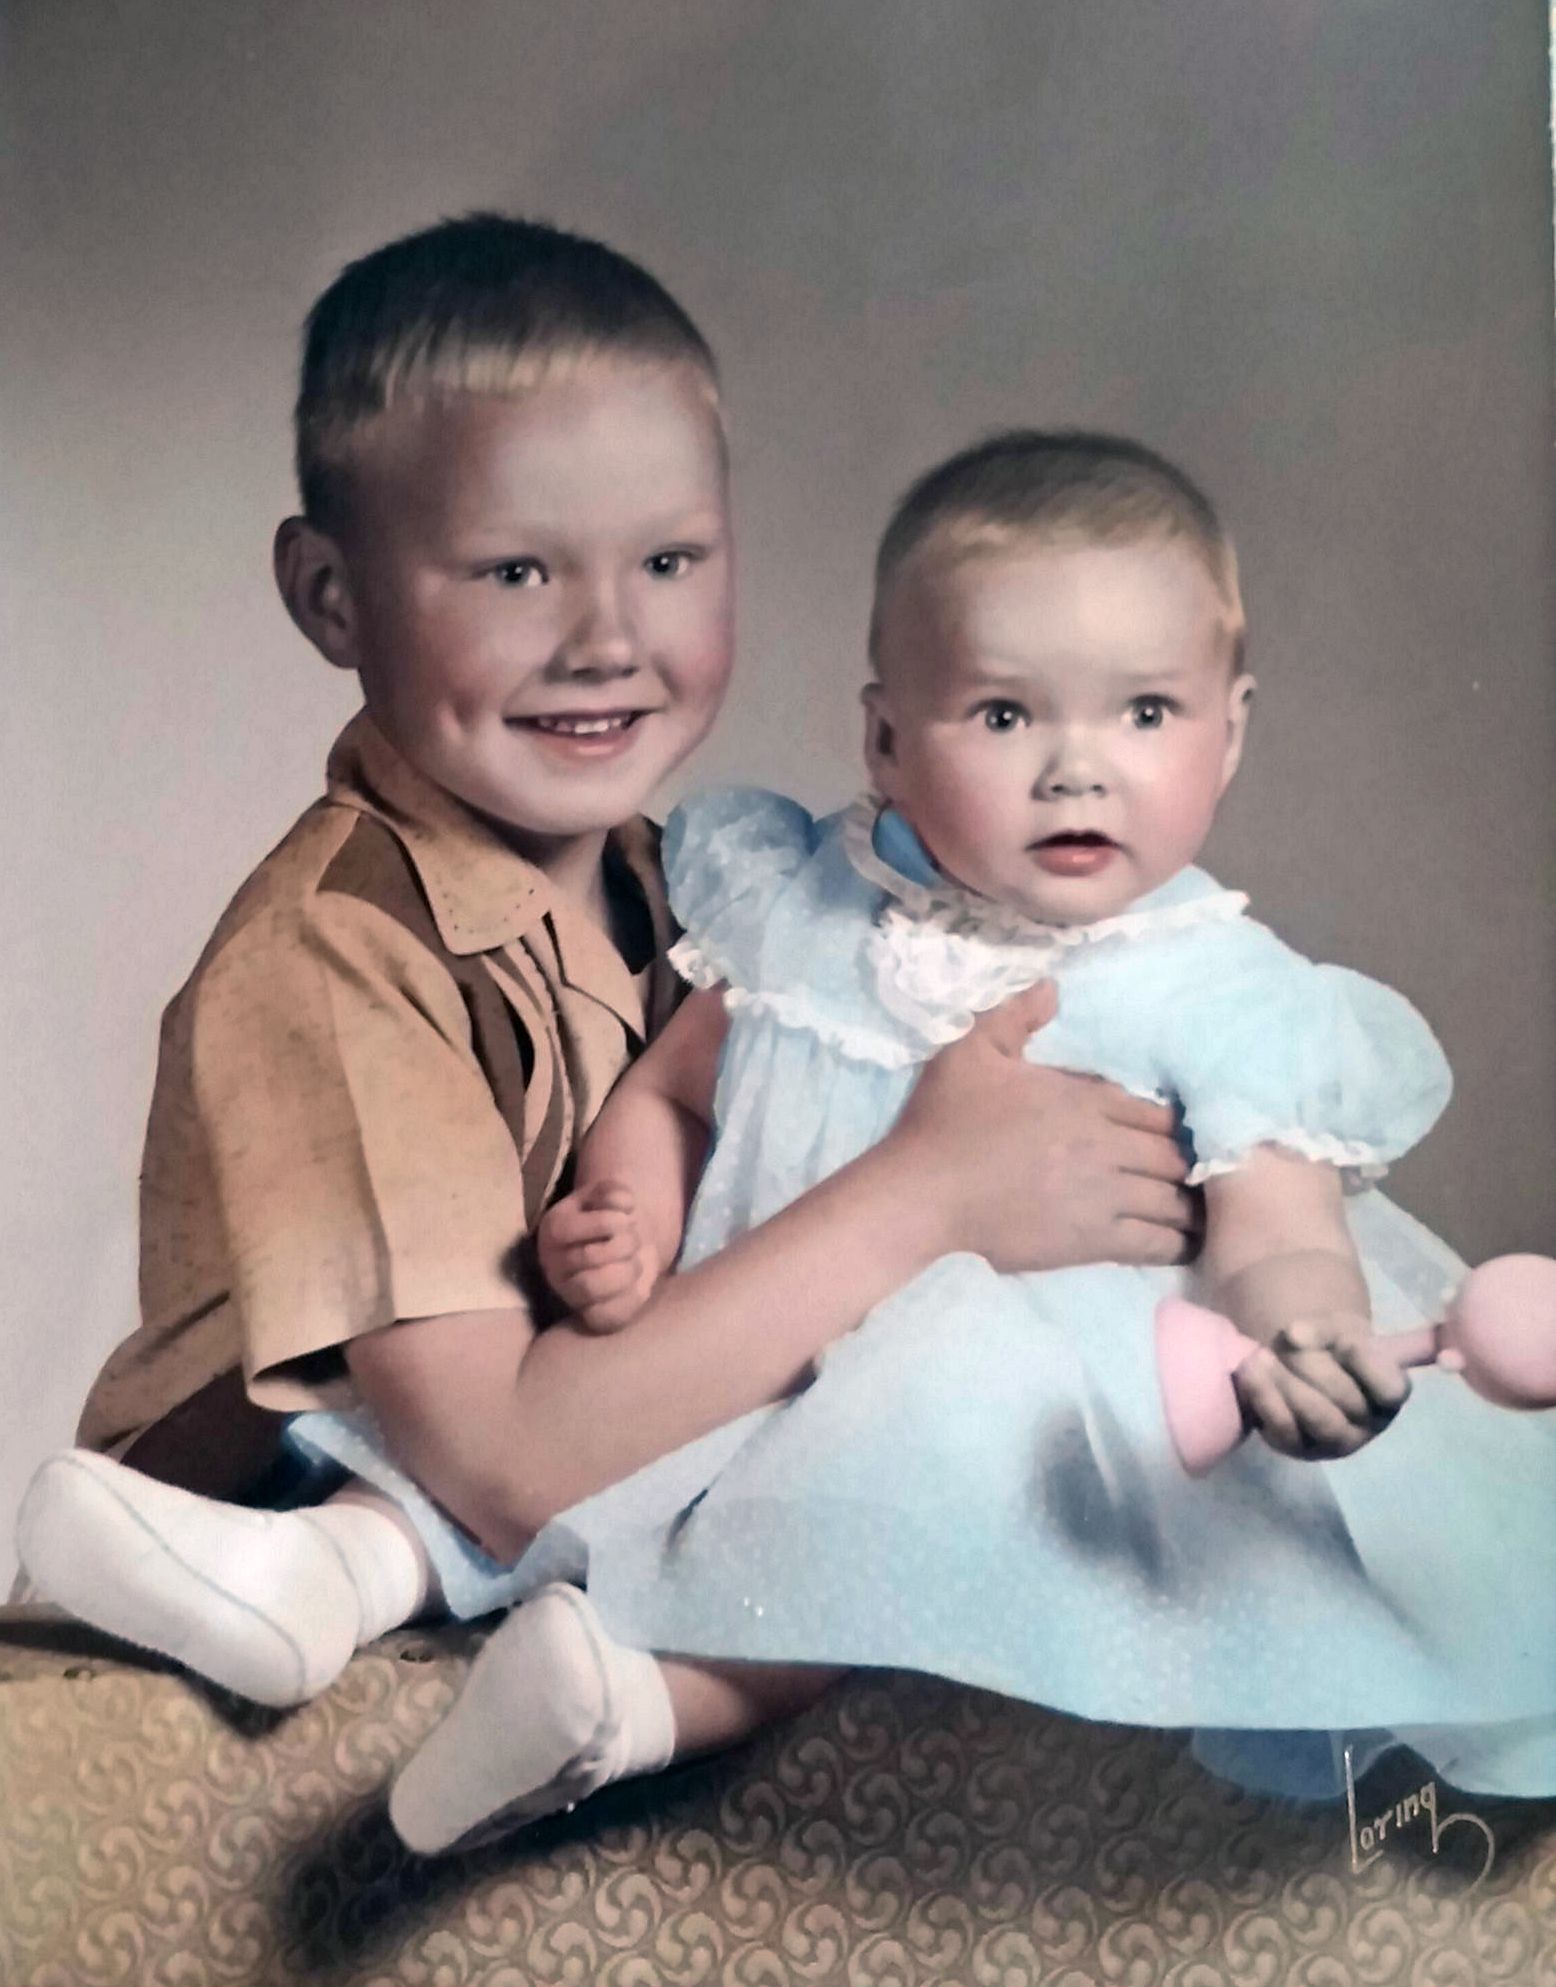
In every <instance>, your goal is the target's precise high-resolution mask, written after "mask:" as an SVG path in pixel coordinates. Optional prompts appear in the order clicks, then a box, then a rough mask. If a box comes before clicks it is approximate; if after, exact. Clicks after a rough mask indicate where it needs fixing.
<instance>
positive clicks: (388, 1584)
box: [292, 1497, 431, 1649]
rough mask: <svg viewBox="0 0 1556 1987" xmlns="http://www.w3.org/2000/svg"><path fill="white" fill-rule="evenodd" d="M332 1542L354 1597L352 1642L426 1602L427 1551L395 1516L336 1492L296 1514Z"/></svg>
mask: <svg viewBox="0 0 1556 1987" xmlns="http://www.w3.org/2000/svg"><path fill="white" fill-rule="evenodd" d="M292 1515H295V1516H296V1517H298V1518H299V1519H300V1520H301V1521H302V1522H303V1523H304V1524H306V1525H312V1526H313V1527H314V1529H315V1530H316V1531H319V1532H322V1533H323V1534H324V1536H325V1537H326V1538H327V1539H328V1540H329V1541H330V1543H331V1544H332V1545H333V1546H334V1547H335V1549H336V1551H337V1552H338V1553H339V1554H340V1556H341V1559H342V1560H343V1561H344V1563H345V1568H346V1572H347V1573H348V1574H349V1576H350V1578H351V1584H352V1586H353V1587H354V1588H355V1590H356V1597H357V1609H358V1619H357V1634H356V1646H357V1647H358V1648H359V1649H362V1648H365V1647H366V1646H367V1644H368V1643H369V1642H376V1641H377V1640H378V1638H379V1636H380V1635H386V1634H387V1633H388V1632H389V1630H390V1629H391V1628H398V1627H400V1625H401V1624H402V1623H403V1622H407V1621H410V1620H412V1619H413V1618H414V1617H415V1616H416V1615H418V1614H420V1613H421V1611H422V1609H423V1608H424V1607H425V1606H426V1605H427V1597H428V1589H429V1586H430V1583H431V1575H430V1573H429V1569H428V1565H427V1555H426V1552H425V1551H424V1550H423V1549H422V1548H421V1547H420V1546H419V1545H418V1544H416V1543H415V1542H414V1541H413V1540H412V1538H411V1537H410V1535H409V1533H407V1531H406V1530H405V1528H404V1526H403V1525H402V1524H401V1523H400V1521H399V1519H398V1518H397V1517H395V1516H394V1515H392V1513H390V1512H389V1511H387V1510H385V1509H384V1508H383V1507H382V1506H380V1505H376V1504H368V1503H365V1502H363V1500H362V1499H360V1498H358V1497H335V1498H332V1499H331V1500H330V1502H329V1503H328V1504H320V1505H318V1506H316V1507H315V1508H314V1509H313V1510H310V1511H299V1512H296V1513H295V1514H292Z"/></svg>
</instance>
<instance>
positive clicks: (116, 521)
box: [0, 0, 1556, 1576]
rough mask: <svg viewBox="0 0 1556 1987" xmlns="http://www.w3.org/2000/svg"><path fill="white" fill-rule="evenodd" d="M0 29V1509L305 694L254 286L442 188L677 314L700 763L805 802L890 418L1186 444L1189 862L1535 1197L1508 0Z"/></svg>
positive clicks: (928, 7)
mask: <svg viewBox="0 0 1556 1987" xmlns="http://www.w3.org/2000/svg"><path fill="white" fill-rule="evenodd" d="M0 21H3V26H0V34H3V45H0V90H3V92H4V100H3V101H0V115H3V120H4V128H5V131H6V133H7V149H6V152H5V154H4V158H3V164H0V171H3V174H4V183H3V185H0V213H3V216H4V222H3V255H4V261H5V267H4V270H3V271H0V295H3V296H4V299H5V308H4V312H3V315H0V337H3V339H4V343H5V352H4V365H3V373H0V379H3V388H0V391H3V395H4V440H5V474H4V477H3V483H0V504H3V506H4V539H3V543H4V546H5V561H6V575H5V577H6V584H5V588H4V596H3V597H4V601H5V614H6V621H7V625H6V629H5V641H4V682H5V698H4V704H3V711H4V718H3V726H0V732H3V736H0V755H3V763H0V779H3V793H4V802H5V819H6V823H7V828H8V834H9V846H8V849H7V859H6V861H5V863H4V866H3V885H0V887H3V889H4V892H5V930H6V937H7V948H8V957H7V963H6V967H5V971H4V976H3V992H0V999H3V1002H4V1009H3V1026H4V1033H3V1038H0V1039H3V1043H4V1050H3V1054H4V1067H5V1125H4V1135H3V1138H0V1261H3V1262H4V1265H5V1268H4V1276H3V1293H4V1294H3V1297H0V1347H3V1362H0V1376H3V1379H0V1384H3V1387H4V1406H3V1408H0V1414H3V1417H4V1420H3V1429H4V1441H3V1444H0V1532H3V1530H4V1529H5V1528H6V1524H5V1522H4V1521H8V1519H9V1515H10V1512H11V1510H12V1508H13V1507H14V1502H15V1498H16V1495H17V1494H18V1493H19V1490H20V1487H21V1484H22V1482H23V1481H24V1479H25V1475H26V1473H27V1471H28V1470H29V1469H30V1468H31V1466H32V1464H33V1462H34V1461H35V1460H36V1458H37V1457H38V1456H39V1455H41V1454H42V1453H43V1451H44V1450H45V1449H46V1448H47V1447H48V1446H50V1445H52V1444H53V1443H55V1442H58V1441H60V1440H62V1439H65V1438H66V1437H67V1436H68V1434H69V1432H70V1429H71V1425H72V1418H73V1414H74V1411H75V1408H76V1405H77V1403H78V1401H79V1398H80V1395H81V1392H82V1390H83V1388H84V1386H85V1384H86V1381H87V1379H88V1377H89V1374H90V1373H91V1371H92V1370H93V1369H94V1368H95V1366H96V1364H97V1362H98V1360H99V1358H100V1356H101V1355H102V1353H103V1352H104V1351H105V1350H106V1349H107V1347H108V1346H109V1345H110V1344H111V1343H112V1342H113V1341H114V1340H115V1339H117V1338H118V1337H119V1336H120V1334H121V1332H122V1331H123V1330H124V1329H125V1328H126V1327H127V1326H128V1324H129V1322H130V1318H131V1312H132V1304H133V1275H132V1266H133V1210H134V1200H133V1195H134V1179H135V1171H136V1159H137V1151H138V1144H139V1138H140V1133H141V1129H142V1124H143V1120H144V1113H145V1108H146V1102H147V1097H148V1094H149V1086H150V1080H151V1071H152V1055H153V1046H154V1039H155V1027H156V1018H157V1014H158V1010H159V1007H160V1005H161V1003H162V1002H163V1001H164V1000H165V998H166V997H167V996H168V994H169V993H170V992H171V991H172V989H173V988H174V986H175V985H176V984H177V982H178V981H179V979H180V978H181V977H182V975H183V974H184V973H185V972H186V971H187V969H188V967H189V966H190V964H191V962H192V961H193V959H194V957H195V954H196V952H197V950H198V948H199V945H200V943H201V941H202V939H203V938H204V936H205V934H206V932H207V930H208V928H209V926H210V924H211V922H212V920H213V919H214V917H215V916H216V914H217V912H218V911H219V909H220V908H221V906H222V904H223V902H224V901H225V898H226V897H227V895H228V894H229V892H230V891H231V889H232V887H233V886H234V884H236V882H237V881H238V880H239V878H240V877H241V876H242V875H243V874H244V872H245V870H246V869H247V868H248V867H249V866H250V865H251V864H252V863H253V862H254V860H255V859H256V858H257V857H258V856H259V855H260V854H262V853H263V851H264V850H265V849H266V848H268V847H269V846H270V844H271V843H272V842H273V841H274V840H275V839H276V838H277V836H278V835H279V834H280V833H281V831H282V830H283V829H284V827H285V826H286V825H287V823H288V822H289V821H290V819H291V818H292V817H293V815H294V814H295V813H296V812H297V811H298V810H299V809H300V808H301V807H302V806H303V805H305V804H306V802H307V801H308V800H309V798H310V797H311V795H312V794H313V793H314V791H315V789H316V786H317V783H318V779H319V773H320V768H321V763H322V759H323V755H324V751H325V748H326V746H327V744H328V742H329V740H330V738H331V736H332V734H333V731H334V729H335V728H336V726H337V725H338V724H339V722H340V721H341V720H342V719H343V718H344V717H345V715H346V714H347V711H348V708H349V697H348V686H347V685H346V684H345V683H343V682H342V681H340V680H339V679H336V678H334V677H332V676H331V675H329V674H328V673H327V672H326V670H325V669H324V668H323V666H322V665H321V664H319V663H318V662H317V661H316V660H315V659H314V658H313V657H312V656H311V654H310V653H309V652H308V651H306V650H305V649H304V647H303V646H302V645H301V643H300V642H299V640H298V639H297V637H296V636H295V635H294V634H293V633H292V631H291V629H290V628H289V626H288V624H287V623H286V621H285V619H284V617H283V615H282V613H281V610H280V608H279V606H278V605H277V603H276V602H275V600H274V599H273V597H272V595H271V591H270V586H269V580H268V576H267V542H268V537H269V533H270V530H271V527H272V525H273V523H274V521H275V519H276V518H277V517H278V516H279V515H280V514H281V513H282V511H283V510H284V509H285V508H286V507H287V506H288V504H289V502H290V490H289V484H288V469H287V433H286V417H287V409H288V400H289V395H290V391H291V370H292V365H293V357H294V347H295V333H296V328H297V324H298V321H299V320H300V318H301V315H302V313H303V311H304V309H305V308H306V306H307V304H308V302H309V300H310V298H311V296H312V295H313V294H314V292H315V291H316V290H317V289H318V287H319V286H320V285H321V284H322V283H323V282H324V281H326V280H327V279H328V278H329V277H330V275H331V274H332V273H333V272H334V270H335V269H336V267H337V266H338V265H339V263H340V262H341V261H342V260H343V259H344V258H346V257H348V256H351V255H354V254H357V253H359V252H360V251H362V250H363V249H365V248H367V247H369V246H371V245H373V244H374V243H376V242H378V241H380V240H382V239H384V238H387V237H388V236H390V235H392V234H394V233H397V232H400V231H403V230H405V229H408V228H411V227H413V226H416V225H419V224H420V223H422V222H425V221H427V220H429V219H431V218H433V217H435V216H437V215H439V214H443V213H449V212H455V211H459V210H462V209H466V208H469V207H471V206H473V205H476V204H482V203H502V204H510V205H513V206H515V207H518V208H521V209H524V210H527V211H529V212H532V213H536V214H540V215H543V216H548V217H551V218H553V219H556V220H559V221H562V222H564V223H567V224H570V225H573V226H576V227H580V228H583V229H585V230H590V231H595V232H599V233H602V234H604V235H606V236H607V237H609V238H610V239H612V240H613V241H617V242H619V243H621V244H622V245H624V246H626V247H628V248H630V249H631V250H633V251H635V252H636V253H637V254H639V255H640V256H642V257H643V258H644V259H645V260H646V261H647V262H648V263H649V264H650V265H651V266H652V267H653V268H654V269H656V270H657V271H659V272H660V273H661V274H662V275H663V276H664V277H665V279H666V280H667V281H668V282H669V283H670V284H671V285H672V286H673V287H674V288H675V289H676V290H677V291H678V292H679V293H680V294H681V295H682V296H683V297H684V298H685V299H686V301H687V303H688V304H689V305H690V306H691V308H692V309H693V311H694V312H695V313H696V315H697V316H698V317H699V318H700V319H701V321H702V322H703V324H704V325H705V327H706V328H707V330H708V332H709V334H710V335H711V337H712V339H713V341H714V343H715V345H716V346H717V348H718V350H719V352H720V353H721V355H722V357H723V362H724V366H725V371H726V377H727V385H728V397H729V403H730V407H731V411H732V418H733V423H734V432H735V461H736V473H737V477H738V504H739V526H740V532H741V562H742V585H743V602H742V620H741V648H742V661H741V666H740V672H739V675H738V678H737V682H736V686H735V689H734V692H733V695H732V698H731V703H730V707H729V713H728V716H727V718H726V719H725V720H724V723H723V725H722V727H721V729H720V731H719V732H718V734H717V735H716V738H715V741H714V742H713V743H712V745H711V746H710V747H709V748H708V749H707V750H706V751H705V752H704V754H703V755H702V757H701V759H700V761H699V762H698V764H697V766H696V768H695V771H694V774H693V777H694V778H695V779H696V780H698V781H703V782H707V781H714V780H724V779H729V778H739V779H746V780H759V781H763V782H767V783H770V784H773V785H776V786H779V787H785V788H788V789H790V790H792V791H793V792H795V793H797V794H798V795H800V796H801V797H802V798H803V799H805V800H806V801H808V802H811V803H835V802H837V801H839V800H841V799H843V798H844V797H846V796H847V795H848V794H849V793H850V792H851V791H852V790H853V788H854V786H855V784H856V781H857V777H858V774H857V760H856V739H857V733H858V720H857V702H856V700H857V692H858V686H859V684H860V682H861V680H862V676H863V664H862V645H863V631H864V624H865V611H866V571H867V565H868V559H869V555H870V550H871V545H872V540H873V537H874V534H875V533H876V531H877V530H878V528H879V525H880V523H881V520H882V517H883V515H884V512H885V510H886V508H887V506H888V504H889V502H890V500H891V498H892V496H893V495H894V493H895V492H896V491H897V490H898V489H899V487H900V486H901V485H902V484H903V482H904V481H905V480H906V479H907V478H908V477H909V476H911V475H912V474H913V473H914V472H915V471H916V470H917V469H919V468H920V467H922V466H923V465H924V464H925V463H927V462H928V461H929V460H930V459H932V458H933V457H934V456H936V455H937V454H939V453H940V452H942V451H944V450H946V449H948V448H950V447H952V446H954V445H956V444H959V443H962V442H964V441H966V440H968V439H969V438H971V437H973V436H975V435H977V434H978V433H979V432H980V431H982V430H985V429H988V428H990V427H992V426H996V425H999V424H1003V423H1008V422H1012V421H1037V422H1081V423H1087V424H1099V425H1107V426H1113V427H1118V428H1122V429H1125V430H1129V431H1132V432H1135V433H1138V434H1140V435H1142V436H1144V437H1146V438H1148V439H1149V440H1151V441H1153V442H1155V443H1157V444H1159V445H1160V446H1161V447H1163V448H1165V449H1167V450H1168V451H1170V452H1172V453H1174V454H1176V455H1179V456H1181V457H1182V459H1183V460H1184V461H1185V462H1186V463H1187V464H1188V465H1190V466H1191V467H1192V468H1193V469H1194V470H1195V471H1196V472H1197V473H1199V474H1200V475H1201V476H1202V477H1203V478H1204V479H1205V481H1206V482H1207V483H1208V485H1209V487H1210V489H1211V490H1212V491H1213V492H1214V493H1215V494H1216V496H1217V497H1218V498H1219V499H1220V501H1221V503H1222V505H1223V507H1224V509H1225V512H1226V514H1227V516H1228V518H1229V519H1230V521H1231V523H1232V525H1233V527H1234V530H1235V532H1236V535H1237V537H1238V539H1239V541H1240V544H1241V548H1242V552H1243V557H1244V564H1245V571H1246V576H1247V594H1248V601H1249V606H1250V611H1251V614H1252V621H1253V660H1254V664H1255V667H1256V669H1257V673H1258V676H1259V679H1260V683H1261V693H1260V699H1259V705H1258V710H1257V716H1256V723H1255V730H1254V735H1253V741H1252V745H1251V748H1250V751H1249V755H1248V761H1247V764H1246V768H1245V771H1244V774H1243V776H1242V783H1241V788H1240V791H1239V792H1238V793H1237V795H1236V796H1235V797H1234V799H1233V801H1232V802H1231V803H1230V804H1229V806H1228V807H1227V809H1226V812H1225V814H1224V817H1223V820H1222V823H1221V825H1220V826H1219V827H1218V829H1217V833H1216V838H1215V843H1214V846H1213V848H1212V850H1211V853H1210V859H1211V862H1212V866H1213V867H1214V868H1216V869H1217V870H1218V871H1219V872H1220V874H1221V875H1222V876H1223V878H1224V879H1225V880H1227V881H1228V882H1233V883H1236V884H1238V885H1240V886H1242V887H1245V888H1247V889H1248V890H1250V891H1251V893H1252V895H1253V899H1254V904H1255V907H1256V909H1257V910H1258V911H1260V912H1261V913H1262V914H1263V915H1265V916H1266V917H1267V918H1268V919H1269V920H1270V921H1271V922H1273V923H1274V924H1276V925H1277V926H1278V927H1279V928H1280V929H1281V930H1282V931H1284V932H1285V933H1286V934H1287V935H1288V936H1289V937H1290V938H1291V939H1292V940H1293V941H1294V942H1295V943H1297V944H1298V945H1300V946H1302V947H1303V948H1304V949H1307V950H1309V951H1312V952H1315V953H1318V954H1320V955H1323V956H1327V957H1330V958H1334V959H1338V960H1341V961H1344V962H1346V963H1348V964H1351V965H1354V966H1357V967H1360V968H1362V969H1363V970H1365V971H1368V972H1371V973H1373V974H1376V975H1378V976H1380V977H1381V978H1383V979H1385V980H1388V981H1391V982H1393V983H1394V984H1396V985H1398V986H1400V987H1401V988H1403V989H1405V990H1406V991H1407V992H1408V993H1409V994H1411V995H1412V996H1413V997H1414V998H1415V999H1416V1001H1417V1002H1418V1004H1419V1005H1421V1006H1422V1007H1423V1008H1424V1009H1425V1010H1426V1011H1427V1012H1428V1013H1429V1015H1430V1016H1431V1017H1432V1019H1433V1020H1434V1021H1435V1023H1436V1025H1437V1027H1438V1029H1439V1031H1440V1033H1441V1036H1442V1038H1443V1040H1444V1042H1445V1043H1446V1045H1447V1047H1448V1050H1449V1053H1450V1055H1451V1056H1452V1059H1453V1062H1454V1065H1455V1068H1456V1071H1457V1075H1458V1084H1459V1091H1458V1097H1457V1100H1456V1102H1455V1103H1454V1105H1453V1107H1452V1110H1451V1113H1450V1115H1449V1117H1448V1118H1447V1120H1446V1121H1445V1123H1444V1124H1443V1126H1442V1127H1441V1129H1440V1130H1439V1131H1437V1132H1436V1133H1435V1134H1434V1135H1433V1137H1432V1138H1431V1140H1430V1141H1429V1143H1428V1145H1427V1147H1426V1148H1425V1149H1424V1150H1423V1152H1422V1153H1421V1154H1420V1155H1419V1156H1417V1157H1415V1158H1413V1159H1411V1160H1410V1161H1409V1162H1408V1163H1406V1164H1405V1165H1402V1166H1401V1167H1400V1168H1399V1169H1398V1172H1397V1174H1396V1185H1397V1189H1398V1192H1399V1195H1400V1197H1401V1198H1402V1199H1404V1200H1405V1201H1406V1202H1407V1203H1408V1204H1409V1205H1411V1206H1413V1207H1414V1208H1415V1209H1416V1210H1417V1211H1418V1212H1420V1213H1421V1214H1422V1215H1423V1216H1424V1217H1425V1218H1426V1219H1428V1220H1429V1221H1431V1222H1432V1223H1433V1224H1434V1225H1435V1226H1437V1227H1439V1228H1440V1229H1442V1230H1443V1231H1445V1232H1446V1233H1447V1234H1448V1235H1450V1236H1451V1237H1452V1238H1453V1239H1455V1240H1456V1241H1457V1242H1458V1244H1459V1245H1460V1246H1461V1248H1463V1249H1464V1250H1465V1251H1466V1253H1468V1254H1470V1255H1480V1254H1487V1253H1492V1252H1495V1251H1499V1250H1503V1249H1508V1248H1515V1247H1522V1248H1537V1247H1546V1248H1549V1247H1551V1246H1552V1245H1553V1243H1556V1234H1553V1232H1552V1228H1553V1224H1552V1222H1551V1220H1550V1214H1549V1209H1550V1204H1551V1203H1550V1191H1551V1182H1552V1180H1553V1178H1556V1083H1553V1051H1556V1029H1553V1013H1552V1003H1551V998H1550V996H1551V985H1552V965H1553V953H1556V918H1553V914H1552V912H1553V905H1552V876H1553V860H1552V859H1553V851H1556V818H1553V817H1556V803H1553V798H1552V790H1551V789H1552V781H1551V777H1550V775H1551V748H1552V742H1553V738H1556V713H1553V709H1552V705H1553V700H1556V681H1553V675H1552V671H1551V668H1550V638H1551V629H1552V625H1553V622H1552V613H1551V604H1552V603H1551V593H1552V586H1551V577H1550V575H1551V553H1552V549H1553V530H1552V495H1551V486H1550V480H1549V476H1548V464H1549V446H1550V434H1551V421H1550V376H1551V363H1550V362H1551V282H1550V260H1551V258H1550V217H1549V200H1550V173H1549V164H1548V153H1547V135H1546V134H1547V103H1546V81H1545V78H1546V64H1545V53H1544V50H1545V38H1544V34H1545V31H1544V20H1543V15H1542V10H1541V7H1540V5H1539V4H1538V0H1475V4H1466V0H1160V4H1145V3H1144V0H962V4H955V0H831V4H816V0H782V3H781V4H779V3H776V0H775V4H760V0H654V3H653V4H651V5H650V4H644V0H573V4H571V5H567V6H557V5H554V4H551V0H448V4H440V5H433V4H424V0H360V4H354V0H245V4H244V5H242V6H236V5H227V6H210V5H207V4H203V0H115V4H110V0H68V3H67V4H59V0H10V4H9V5H8V6H7V7H6V8H5V9H4V13H3V16H0ZM674 797H675V796H674V795H673V794H670V795H667V796H666V799H667V800H671V799H673V798H674ZM4 1561H5V1552H4V1550H3V1549H0V1576H3V1573H4V1571H5V1564H4Z"/></svg>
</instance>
